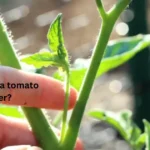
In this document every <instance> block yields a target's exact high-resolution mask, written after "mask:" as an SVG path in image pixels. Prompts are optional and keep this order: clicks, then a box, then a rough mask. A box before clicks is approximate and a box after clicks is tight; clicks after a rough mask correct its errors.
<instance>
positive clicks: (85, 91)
mask: <svg viewBox="0 0 150 150" xmlns="http://www.w3.org/2000/svg"><path fill="white" fill-rule="evenodd" d="M108 25H109V26H108ZM111 30H112V27H110V24H109V23H108V24H107V23H106V22H103V23H102V27H101V31H100V34H99V38H98V39H99V40H98V42H97V44H96V46H95V48H94V53H93V55H92V59H91V60H92V61H91V64H90V67H89V70H88V71H87V73H86V77H85V80H84V81H83V83H84V84H82V87H81V90H80V92H79V97H78V101H77V103H76V106H75V108H74V111H73V114H72V117H71V119H70V122H69V127H68V131H67V134H66V136H65V140H64V143H63V148H64V149H63V150H65V148H67V147H68V150H73V147H74V145H75V141H76V137H77V135H78V131H79V126H80V123H81V119H82V116H83V113H84V110H85V106H86V105H85V104H86V103H87V100H88V98H89V94H90V91H91V89H92V85H93V82H94V80H95V77H96V73H97V70H98V68H99V65H100V62H101V59H102V57H103V53H104V50H105V48H106V45H107V42H108V40H109V36H110V33H111ZM68 138H69V141H68ZM73 142H74V143H73Z"/></svg>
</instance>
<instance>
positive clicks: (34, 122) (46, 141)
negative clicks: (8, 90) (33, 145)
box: [0, 18, 58, 150]
mask: <svg viewBox="0 0 150 150" xmlns="http://www.w3.org/2000/svg"><path fill="white" fill-rule="evenodd" d="M0 39H1V41H0V63H1V64H2V65H4V66H10V67H13V68H16V69H21V65H20V63H19V60H18V58H17V55H16V53H15V50H14V47H13V45H12V41H11V40H10V38H9V35H8V33H7V30H6V27H5V25H4V22H3V21H2V19H1V18H0ZM22 109H23V112H24V114H25V116H26V118H27V119H28V121H29V123H30V125H31V127H32V130H33V132H34V134H35V136H36V138H37V141H38V143H39V144H40V146H41V147H42V148H43V149H44V150H50V149H57V147H58V140H57V138H56V135H55V134H54V132H53V130H52V128H51V127H50V125H49V123H48V122H47V120H46V118H45V116H44V115H43V113H42V111H41V110H40V109H37V108H28V107H22Z"/></svg>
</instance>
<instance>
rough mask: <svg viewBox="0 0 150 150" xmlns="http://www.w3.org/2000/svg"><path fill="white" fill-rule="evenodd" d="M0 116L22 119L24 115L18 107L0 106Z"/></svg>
mask: <svg viewBox="0 0 150 150" xmlns="http://www.w3.org/2000/svg"><path fill="white" fill-rule="evenodd" d="M0 114H2V115H5V116H9V117H15V118H24V115H23V113H22V112H21V110H19V107H12V106H6V105H0Z"/></svg>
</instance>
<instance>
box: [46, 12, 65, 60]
mask: <svg viewBox="0 0 150 150" xmlns="http://www.w3.org/2000/svg"><path fill="white" fill-rule="evenodd" d="M61 18H62V14H59V15H58V16H57V17H56V19H55V20H54V21H53V23H52V25H51V26H50V28H49V31H48V34H47V39H48V44H49V48H50V50H52V51H53V52H57V54H58V56H59V57H60V59H66V56H67V50H66V48H65V46H64V39H63V35H62V28H61Z"/></svg>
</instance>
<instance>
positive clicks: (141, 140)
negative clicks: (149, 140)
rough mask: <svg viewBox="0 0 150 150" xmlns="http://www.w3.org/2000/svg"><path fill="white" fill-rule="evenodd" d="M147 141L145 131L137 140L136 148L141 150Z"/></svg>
mask: <svg viewBox="0 0 150 150" xmlns="http://www.w3.org/2000/svg"><path fill="white" fill-rule="evenodd" d="M145 141H146V133H143V134H141V135H140V136H139V138H138V139H137V141H136V142H135V146H136V149H137V150H141V149H142V148H143V147H144V145H145Z"/></svg>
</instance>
